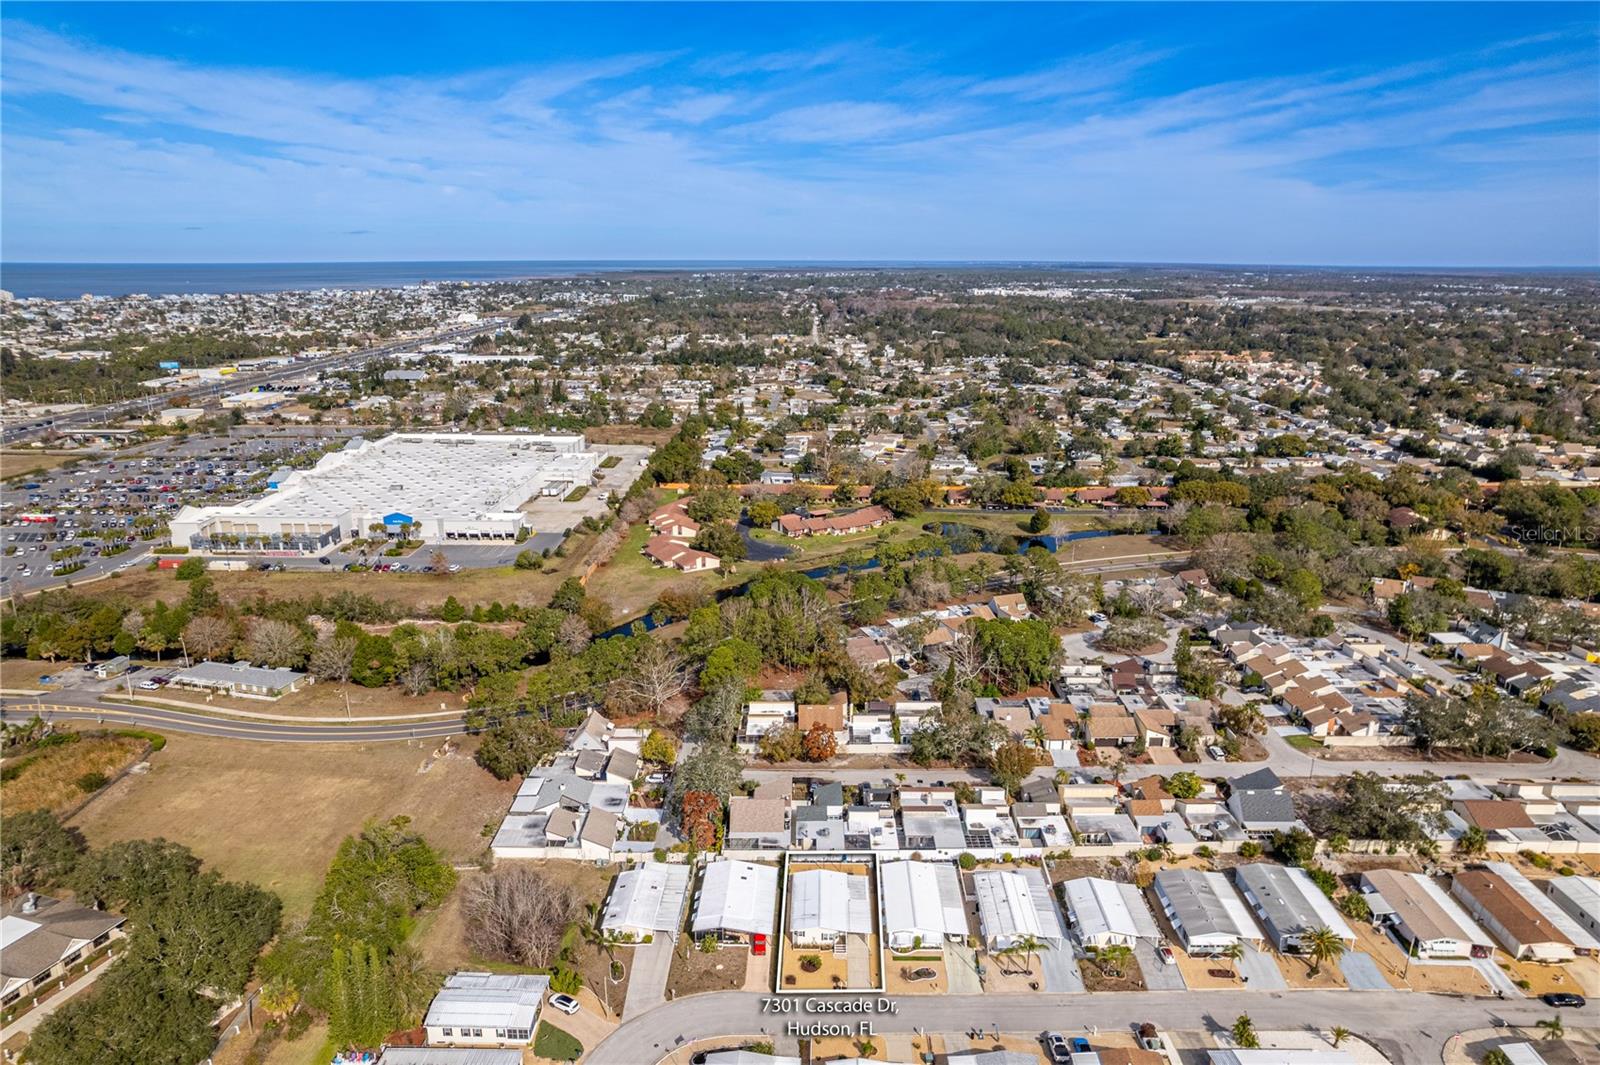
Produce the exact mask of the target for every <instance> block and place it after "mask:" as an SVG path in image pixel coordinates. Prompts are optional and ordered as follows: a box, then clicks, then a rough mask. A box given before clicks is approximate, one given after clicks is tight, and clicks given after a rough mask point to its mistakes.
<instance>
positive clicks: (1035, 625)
mask: <svg viewBox="0 0 1600 1065" xmlns="http://www.w3.org/2000/svg"><path fill="white" fill-rule="evenodd" d="M973 636H974V640H975V642H976V644H977V649H978V653H979V654H980V655H981V656H982V657H983V658H984V659H986V660H987V661H989V662H990V663H991V664H992V670H993V673H994V675H995V679H996V680H997V681H998V682H999V683H1000V684H1001V685H1002V686H1003V687H1006V688H1008V689H1009V690H1012V691H1017V690H1020V689H1022V688H1026V687H1029V686H1030V685H1035V684H1044V683H1047V682H1048V681H1049V680H1050V677H1051V676H1052V674H1053V673H1054V671H1055V667H1056V664H1057V663H1058V662H1059V661H1060V658H1061V642H1060V641H1059V640H1057V639H1056V635H1055V633H1054V632H1052V631H1051V629H1050V626H1049V625H1047V624H1046V623H1045V622H1043V621H1038V620H1033V619H1030V620H1027V621H1001V620H978V621H976V622H974V623H973Z"/></svg>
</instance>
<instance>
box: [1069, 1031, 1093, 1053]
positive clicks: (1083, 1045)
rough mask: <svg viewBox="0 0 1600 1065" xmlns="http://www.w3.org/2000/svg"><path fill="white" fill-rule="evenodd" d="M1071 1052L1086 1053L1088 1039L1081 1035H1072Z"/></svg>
mask: <svg viewBox="0 0 1600 1065" xmlns="http://www.w3.org/2000/svg"><path fill="white" fill-rule="evenodd" d="M1072 1052H1073V1053H1074V1054H1087V1053H1089V1041H1088V1040H1087V1039H1085V1038H1084V1037H1083V1036H1081V1035H1075V1036H1073V1037H1072Z"/></svg>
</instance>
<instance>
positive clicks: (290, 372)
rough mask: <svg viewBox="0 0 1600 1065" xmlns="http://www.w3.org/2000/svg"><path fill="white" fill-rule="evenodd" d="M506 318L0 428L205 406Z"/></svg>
mask: <svg viewBox="0 0 1600 1065" xmlns="http://www.w3.org/2000/svg"><path fill="white" fill-rule="evenodd" d="M505 324H506V323H505V320H504V319H500V318H488V319H485V320H483V321H481V322H478V323H475V324H474V325H471V326H465V327H462V328H460V329H451V330H447V331H445V332H442V333H434V334H431V335H429V336H423V337H412V338H409V339H407V340H403V341H391V342H389V343H385V344H379V345H378V346H376V347H371V348H361V349H360V350H358V351H347V352H342V353H340V354H337V355H329V356H327V357H325V358H321V359H307V360H304V361H299V362H292V363H290V364H289V365H287V366H274V367H272V368H271V369H268V370H264V371H262V372H260V373H252V374H232V375H230V376H228V377H225V378H223V379H222V380H220V381H215V382H208V383H205V384H197V385H191V386H189V387H187V388H180V389H176V390H174V391H172V392H161V393H158V394H156V395H152V396H144V397H141V398H139V399H125V400H121V401H119V402H117V403H107V404H104V405H102V406H98V407H85V408H84V409H82V410H75V411H70V412H68V413H66V414H58V415H56V416H55V417H54V418H53V419H51V424H49V425H42V424H40V423H39V422H30V423H28V424H27V425H24V426H16V427H12V428H8V429H6V430H4V431H3V432H0V441H4V443H6V444H19V443H26V442H28V441H31V440H36V439H41V438H43V437H47V436H49V435H51V434H52V433H66V432H71V431H72V430H75V429H84V428H88V427H90V426H98V425H106V424H108V423H111V422H116V421H120V420H122V419H124V418H132V417H141V416H144V415H147V414H149V413H150V412H151V411H155V410H160V409H161V408H162V407H165V406H167V405H168V404H170V403H171V401H172V399H173V397H174V396H176V395H182V396H183V397H184V402H185V403H186V404H188V405H191V406H201V405H203V402H204V401H205V400H207V399H214V398H216V397H217V396H221V395H224V394H228V393H233V392H248V391H250V390H251V389H253V388H257V387H259V386H261V385H270V384H275V383H277V382H279V381H285V380H289V379H291V378H295V377H303V376H305V375H306V374H308V373H309V374H315V373H328V372H330V371H336V370H345V369H349V368H350V367H352V366H356V365H359V364H361V363H363V362H366V361H367V360H368V359H375V358H381V357H382V356H385V355H395V354H398V353H400V352H402V351H409V350H412V349H414V348H417V347H420V346H422V345H424V344H438V343H440V342H442V341H447V340H459V339H461V338H462V337H469V336H474V335H476V334H478V333H486V332H490V331H492V330H497V329H502V328H504V327H505Z"/></svg>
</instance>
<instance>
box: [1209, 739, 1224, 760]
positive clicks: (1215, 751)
mask: <svg viewBox="0 0 1600 1065" xmlns="http://www.w3.org/2000/svg"><path fill="white" fill-rule="evenodd" d="M1206 753H1207V754H1209V755H1210V756H1211V757H1212V758H1215V759H1216V760H1217V761H1219V762H1222V761H1226V760H1227V757H1228V755H1227V752H1226V751H1224V750H1223V749H1222V748H1221V747H1218V746H1217V745H1216V744H1214V743H1213V744H1212V745H1211V746H1209V747H1207V748H1206Z"/></svg>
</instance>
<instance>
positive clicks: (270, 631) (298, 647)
mask: <svg viewBox="0 0 1600 1065" xmlns="http://www.w3.org/2000/svg"><path fill="white" fill-rule="evenodd" d="M246 653H247V654H248V655H249V656H250V660H251V661H252V662H255V663H257V664H260V665H266V666H275V667H281V668H285V669H299V668H300V667H301V666H302V665H304V664H305V660H306V638H305V636H304V635H303V634H302V633H301V632H300V630H299V629H298V628H297V627H295V626H294V625H291V624H290V623H289V622H287V621H276V620H274V619H272V618H264V619H262V620H260V621H257V622H256V623H255V624H254V625H252V626H251V627H250V637H249V639H248V640H247V641H246Z"/></svg>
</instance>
